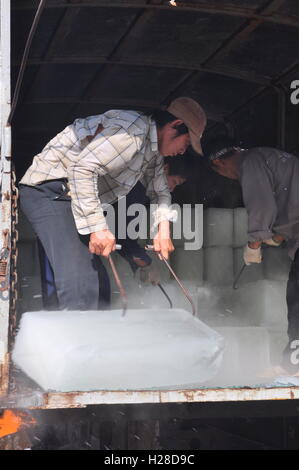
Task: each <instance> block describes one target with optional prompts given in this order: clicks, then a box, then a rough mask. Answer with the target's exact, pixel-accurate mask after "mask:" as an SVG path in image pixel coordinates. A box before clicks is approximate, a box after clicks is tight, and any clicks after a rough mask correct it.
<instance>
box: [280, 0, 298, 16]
mask: <svg viewBox="0 0 299 470" xmlns="http://www.w3.org/2000/svg"><path fill="white" fill-rule="evenodd" d="M277 13H281V14H283V15H291V16H299V2H298V0H285V2H284V4H283V5H282V6H281V7H280V8H279V10H278V11H277Z"/></svg>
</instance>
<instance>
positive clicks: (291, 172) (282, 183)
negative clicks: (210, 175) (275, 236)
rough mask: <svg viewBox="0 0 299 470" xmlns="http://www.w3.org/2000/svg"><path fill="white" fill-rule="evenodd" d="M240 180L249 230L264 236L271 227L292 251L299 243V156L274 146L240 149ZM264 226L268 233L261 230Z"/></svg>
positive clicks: (262, 237)
mask: <svg viewBox="0 0 299 470" xmlns="http://www.w3.org/2000/svg"><path fill="white" fill-rule="evenodd" d="M239 171H240V183H241V186H242V193H243V199H244V204H245V207H246V208H247V210H248V212H249V227H250V233H251V235H253V236H256V235H257V233H256V232H255V227H256V230H257V231H258V232H259V233H258V235H259V237H260V238H261V239H267V238H268V236H269V233H268V231H269V227H272V228H273V230H274V231H275V232H277V233H280V234H281V235H284V236H285V237H286V238H287V239H288V245H289V250H290V255H291V256H292V255H293V254H294V252H295V251H296V249H297V248H298V247H299V186H298V181H299V159H298V158H297V157H296V156H295V155H292V154H289V153H287V152H284V151H282V150H278V149H275V148H271V147H255V148H252V149H250V150H245V151H243V152H242V153H241V155H240V159H239ZM263 230H265V233H262V232H263Z"/></svg>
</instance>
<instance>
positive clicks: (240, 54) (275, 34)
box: [213, 23, 299, 78]
mask: <svg viewBox="0 0 299 470" xmlns="http://www.w3.org/2000/svg"><path fill="white" fill-rule="evenodd" d="M298 50H299V34H298V28H295V27H293V26H285V25H280V24H274V23H272V24H271V23H265V24H262V25H260V26H259V27H258V28H257V29H256V30H255V31H253V32H251V34H250V35H247V36H246V37H245V38H244V39H243V40H242V41H241V40H240V41H238V42H237V43H236V44H235V45H234V46H233V47H232V48H229V49H228V51H227V52H226V53H225V50H224V51H223V53H222V54H221V55H220V56H219V57H218V58H215V60H214V61H213V65H214V64H215V65H221V66H226V67H228V68H229V67H231V68H235V69H240V70H242V71H245V72H246V71H250V70H254V72H255V73H256V74H260V75H262V76H266V77H270V78H271V77H276V76H279V75H281V74H282V73H283V72H284V70H286V69H288V68H289V67H291V66H292V65H293V64H294V63H295V62H297V61H298Z"/></svg>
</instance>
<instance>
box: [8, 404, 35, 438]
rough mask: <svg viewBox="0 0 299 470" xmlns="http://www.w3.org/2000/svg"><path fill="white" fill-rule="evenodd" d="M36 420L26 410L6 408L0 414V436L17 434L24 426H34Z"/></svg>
mask: <svg viewBox="0 0 299 470" xmlns="http://www.w3.org/2000/svg"><path fill="white" fill-rule="evenodd" d="M35 423H36V421H35V420H34V419H33V418H32V417H31V416H30V415H29V414H28V413H25V412H15V411H12V410H4V412H3V415H2V416H0V438H1V437H4V436H8V435H10V434H15V433H16V432H18V431H20V430H21V428H22V427H24V426H33V425H34V424H35Z"/></svg>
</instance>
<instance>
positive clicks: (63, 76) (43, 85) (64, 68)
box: [26, 64, 102, 102]
mask: <svg viewBox="0 0 299 470" xmlns="http://www.w3.org/2000/svg"><path fill="white" fill-rule="evenodd" d="M30 68H31V67H30ZM101 68H102V67H101V65H99V64H47V65H43V66H42V67H41V70H40V72H39V75H38V80H36V82H35V84H34V87H31V89H30V91H29V93H28V94H27V96H26V101H27V100H28V101H30V102H31V101H38V100H47V101H51V99H54V100H55V98H56V99H64V98H66V99H67V98H76V97H77V98H79V97H80V96H81V95H82V92H83V91H84V90H85V88H86V87H87V86H88V84H89V83H90V81H91V80H92V79H93V77H94V75H95V73H97V72H100V70H101Z"/></svg>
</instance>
